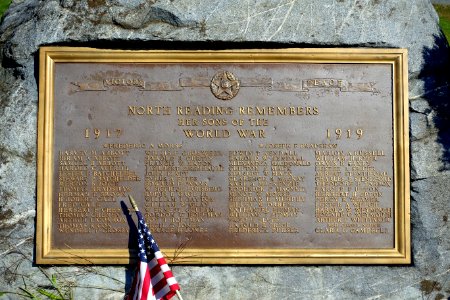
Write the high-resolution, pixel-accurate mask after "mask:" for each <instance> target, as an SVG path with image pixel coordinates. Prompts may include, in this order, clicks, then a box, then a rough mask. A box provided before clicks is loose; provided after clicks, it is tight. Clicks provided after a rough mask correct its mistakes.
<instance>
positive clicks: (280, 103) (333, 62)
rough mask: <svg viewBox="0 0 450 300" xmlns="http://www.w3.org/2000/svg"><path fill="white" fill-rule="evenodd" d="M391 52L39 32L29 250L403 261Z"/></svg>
mask: <svg viewBox="0 0 450 300" xmlns="http://www.w3.org/2000/svg"><path fill="white" fill-rule="evenodd" d="M406 56H407V53H406V50H404V49H280V50H225V51H118V50H97V49H88V48H68V47H61V48H59V47H46V48H42V49H41V52H40V81H39V83H40V86H39V91H40V95H39V136H38V206H37V246H36V253H37V259H36V261H37V263H42V264H68V263H81V264H86V263H102V264H103V263H106V264H123V263H128V262H129V260H130V258H133V257H134V255H133V253H134V252H133V251H134V250H133V249H134V247H132V246H134V243H133V242H132V241H133V236H132V235H131V234H130V228H133V226H134V222H135V221H136V220H135V216H134V214H133V213H132V212H131V214H130V212H129V211H128V210H127V207H130V204H129V202H128V200H127V196H128V195H132V196H133V197H134V198H135V199H136V201H137V203H138V206H139V208H140V210H141V211H142V212H143V214H144V216H145V218H146V220H147V222H148V223H149V225H150V228H151V230H152V232H153V234H154V236H155V239H156V240H157V241H158V243H159V246H160V247H161V248H162V250H163V252H165V253H166V256H167V258H168V260H169V261H170V262H172V263H180V264H406V263H409V262H410V225H409V223H410V217H409V140H408V97H407V76H408V72H407V61H406ZM130 245H131V246H130Z"/></svg>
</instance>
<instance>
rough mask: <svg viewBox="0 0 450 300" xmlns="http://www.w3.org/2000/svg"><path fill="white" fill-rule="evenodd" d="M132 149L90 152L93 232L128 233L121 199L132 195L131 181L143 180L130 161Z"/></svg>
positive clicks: (91, 221)
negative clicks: (119, 204)
mask: <svg viewBox="0 0 450 300" xmlns="http://www.w3.org/2000/svg"><path fill="white" fill-rule="evenodd" d="M129 155H130V151H129V150H92V151H90V168H91V172H92V176H91V191H92V201H93V203H94V207H93V209H92V215H91V217H90V220H89V225H90V231H91V232H104V233H116V232H123V233H126V232H128V225H127V223H126V219H125V217H124V215H123V211H122V209H121V208H120V207H118V205H117V203H118V202H117V200H118V199H124V198H126V197H127V196H128V195H129V194H132V187H131V185H130V183H132V182H138V181H141V179H140V177H139V176H138V175H137V172H136V171H135V170H132V169H130V167H129V166H128V165H127V164H126V161H125V160H126V158H127V157H128V156H129Z"/></svg>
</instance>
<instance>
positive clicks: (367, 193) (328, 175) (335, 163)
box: [315, 150, 392, 234]
mask: <svg viewBox="0 0 450 300" xmlns="http://www.w3.org/2000/svg"><path fill="white" fill-rule="evenodd" d="M315 155H316V176H315V183H316V191H315V196H316V213H315V215H316V222H317V223H318V225H319V226H317V227H316V229H315V232H316V233H321V234H339V233H350V234H385V233H388V228H387V227H386V225H387V224H389V223H390V222H391V220H392V207H381V205H380V199H381V198H382V196H383V193H384V190H383V188H388V187H390V186H391V180H392V178H391V177H390V176H389V175H388V172H387V171H386V170H379V169H377V168H376V167H375V166H374V162H376V161H377V160H380V159H385V155H384V152H383V151H382V150H373V151H365V150H357V151H348V152H346V151H341V150H333V151H316V152H315Z"/></svg>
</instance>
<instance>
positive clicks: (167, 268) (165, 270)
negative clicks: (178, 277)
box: [161, 264, 170, 272]
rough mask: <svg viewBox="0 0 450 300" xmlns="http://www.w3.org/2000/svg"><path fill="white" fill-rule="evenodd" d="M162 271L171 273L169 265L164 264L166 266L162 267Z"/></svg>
mask: <svg viewBox="0 0 450 300" xmlns="http://www.w3.org/2000/svg"><path fill="white" fill-rule="evenodd" d="M161 271H163V272H167V271H170V268H169V266H168V265H167V264H164V265H161Z"/></svg>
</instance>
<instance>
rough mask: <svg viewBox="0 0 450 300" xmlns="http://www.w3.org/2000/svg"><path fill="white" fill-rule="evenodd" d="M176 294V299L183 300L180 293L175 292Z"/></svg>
mask: <svg viewBox="0 0 450 300" xmlns="http://www.w3.org/2000/svg"><path fill="white" fill-rule="evenodd" d="M175 292H176V293H177V297H178V299H180V300H183V297H181V294H180V292H179V291H175Z"/></svg>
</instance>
